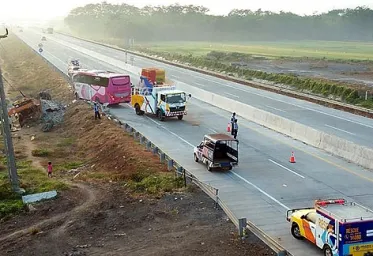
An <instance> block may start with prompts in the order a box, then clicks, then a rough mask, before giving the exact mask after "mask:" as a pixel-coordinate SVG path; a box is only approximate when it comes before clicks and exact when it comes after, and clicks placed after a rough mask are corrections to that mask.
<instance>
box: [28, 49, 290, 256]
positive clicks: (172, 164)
mask: <svg viewBox="0 0 373 256" xmlns="http://www.w3.org/2000/svg"><path fill="white" fill-rule="evenodd" d="M30 48H31V49H32V50H33V51H34V52H35V53H36V54H37V55H39V56H40V57H41V58H42V59H43V60H44V61H45V62H46V63H47V64H48V65H49V66H50V67H51V68H52V69H54V70H55V71H57V72H58V73H60V74H61V75H62V76H63V77H64V78H65V80H66V82H67V83H68V84H69V85H70V86H72V84H73V83H72V81H71V79H70V77H69V76H68V74H67V73H65V72H63V71H62V70H60V69H58V68H57V67H56V66H55V65H53V63H51V62H50V61H49V60H47V59H46V58H45V57H44V56H43V54H42V53H39V52H38V51H37V50H36V49H33V48H32V47H30ZM66 65H67V62H66ZM70 90H71V91H72V92H73V90H72V88H70ZM86 103H88V104H90V105H92V104H93V102H90V101H86ZM69 105H70V104H68V106H69ZM104 112H105V114H106V116H107V118H108V119H109V120H113V121H114V122H115V123H117V125H119V126H120V127H121V128H123V130H125V131H126V132H127V133H130V134H131V135H132V136H133V137H134V139H135V140H137V139H138V140H139V141H140V144H142V145H145V146H146V148H147V149H148V150H149V151H152V152H153V154H155V155H158V156H159V158H160V161H161V162H162V163H166V162H167V166H168V170H169V171H174V172H175V174H176V175H178V176H182V177H183V179H184V186H186V185H187V184H188V183H193V184H195V185H197V186H198V187H199V188H200V189H201V190H202V191H203V192H205V193H206V194H207V195H208V196H210V197H211V198H212V199H213V200H214V201H215V205H216V206H218V205H219V206H220V207H221V209H222V210H223V211H224V212H225V214H226V215H227V216H228V218H229V219H230V220H231V221H232V223H233V224H234V225H235V226H236V227H237V228H238V231H239V235H240V236H244V235H245V232H247V230H250V231H251V232H252V233H253V234H254V235H256V236H257V237H258V238H259V239H260V240H261V241H263V242H264V243H265V244H266V245H267V246H268V247H269V248H270V249H271V250H273V251H274V252H275V253H277V255H278V256H285V255H291V254H290V253H289V252H287V251H286V250H285V249H284V248H283V247H282V246H281V245H279V244H278V243H277V242H276V241H275V240H273V239H272V238H271V237H270V236H268V235H266V234H265V233H264V231H262V230H261V229H259V228H258V227H256V226H255V225H254V224H253V223H251V222H249V221H246V218H241V219H239V218H237V216H236V215H235V214H234V213H233V212H232V211H231V210H230V209H229V207H228V206H227V205H226V204H225V203H224V201H223V200H221V199H220V198H219V189H217V188H215V187H213V186H211V185H209V184H207V183H205V182H202V181H200V180H199V179H198V178H197V177H196V176H194V175H193V174H192V173H191V172H189V171H188V170H186V169H185V168H183V166H182V165H181V164H179V163H178V162H177V161H175V160H174V159H173V158H171V157H170V156H169V155H168V154H167V153H166V152H164V151H163V150H162V149H160V148H159V147H157V146H156V145H155V144H154V143H152V142H151V141H150V140H149V139H148V138H147V137H146V136H144V135H143V134H141V133H140V132H138V131H137V130H136V129H135V128H133V127H132V126H130V125H129V124H127V123H123V122H121V121H120V120H119V118H117V117H116V116H115V115H114V114H112V113H110V109H108V110H107V111H104Z"/></svg>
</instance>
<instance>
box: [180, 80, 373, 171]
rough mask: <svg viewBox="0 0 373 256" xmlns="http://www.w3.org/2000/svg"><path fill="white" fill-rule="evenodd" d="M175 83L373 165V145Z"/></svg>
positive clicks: (249, 117) (333, 151) (215, 103)
mask: <svg viewBox="0 0 373 256" xmlns="http://www.w3.org/2000/svg"><path fill="white" fill-rule="evenodd" d="M175 85H176V87H177V88H178V89H181V90H183V91H185V92H187V93H190V94H192V97H194V98H196V99H198V100H201V101H204V102H206V103H208V104H211V105H213V106H215V107H218V108H221V109H224V110H226V111H230V112H236V113H237V115H239V116H242V117H243V118H245V119H247V120H250V121H253V122H255V123H257V124H260V125H263V126H265V127H268V128H270V129H272V130H275V131H277V132H280V133H283V134H286V135H288V136H290V137H292V138H294V139H296V140H299V141H302V142H304V143H306V144H309V145H311V146H314V147H317V148H320V149H323V150H325V151H326V152H329V153H331V154H333V155H337V156H340V157H342V158H344V159H346V160H348V161H351V162H353V163H356V164H358V165H361V166H363V167H365V168H369V169H373V149H371V148H368V147H364V146H360V145H358V144H355V143H353V142H351V141H348V140H345V139H343V138H340V137H337V136H334V135H331V134H327V133H324V132H321V131H318V130H316V129H313V128H311V127H308V126H306V125H303V124H300V123H297V122H294V121H292V120H289V119H286V118H283V117H280V116H277V115H274V114H272V113H270V112H267V111H264V110H261V109H258V108H255V107H252V106H250V105H246V104H244V103H241V102H237V101H235V100H232V99H229V98H226V97H223V96H220V95H218V94H214V93H211V92H209V91H205V90H202V89H199V88H196V87H194V86H190V85H188V84H185V83H182V82H176V83H175Z"/></svg>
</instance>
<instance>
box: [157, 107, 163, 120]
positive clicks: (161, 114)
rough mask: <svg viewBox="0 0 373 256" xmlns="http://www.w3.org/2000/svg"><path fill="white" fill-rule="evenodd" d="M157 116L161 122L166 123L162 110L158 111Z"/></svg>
mask: <svg viewBox="0 0 373 256" xmlns="http://www.w3.org/2000/svg"><path fill="white" fill-rule="evenodd" d="M157 116H158V120H159V121H164V115H163V113H162V111H161V110H158V112H157Z"/></svg>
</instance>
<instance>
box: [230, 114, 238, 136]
mask: <svg viewBox="0 0 373 256" xmlns="http://www.w3.org/2000/svg"><path fill="white" fill-rule="evenodd" d="M235 120H237V119H236V113H235V112H234V113H233V115H232V117H231V134H232V135H233V125H234V122H235Z"/></svg>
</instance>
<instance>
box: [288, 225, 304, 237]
mask: <svg viewBox="0 0 373 256" xmlns="http://www.w3.org/2000/svg"><path fill="white" fill-rule="evenodd" d="M291 234H292V235H293V237H294V238H295V239H298V240H302V239H303V237H302V236H301V234H300V229H299V226H298V224H296V223H294V224H293V225H292V226H291Z"/></svg>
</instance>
